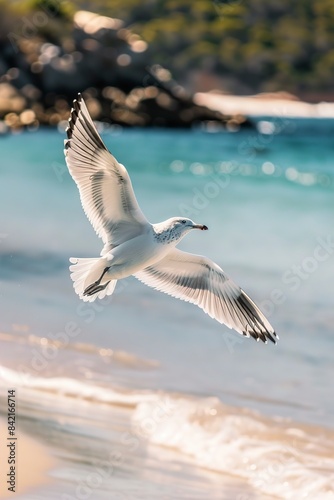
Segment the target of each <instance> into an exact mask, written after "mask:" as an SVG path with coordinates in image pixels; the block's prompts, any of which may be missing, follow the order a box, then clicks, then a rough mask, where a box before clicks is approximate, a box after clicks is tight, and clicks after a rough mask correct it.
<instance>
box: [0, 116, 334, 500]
mask: <svg viewBox="0 0 334 500" xmlns="http://www.w3.org/2000/svg"><path fill="white" fill-rule="evenodd" d="M103 138H104V141H105V143H106V145H107V146H108V147H109V149H110V150H111V151H112V152H113V154H114V155H115V156H116V157H117V159H118V160H119V161H120V162H121V163H123V164H124V165H125V166H126V167H127V169H128V171H129V173H130V175H131V178H132V182H133V186H134V189H135V192H136V195H137V199H138V201H139V204H140V206H141V208H142V210H143V212H144V214H145V215H146V216H147V218H148V219H149V220H150V221H151V222H158V221H160V220H163V219H167V218H169V217H171V216H176V215H184V216H189V217H191V218H192V219H194V220H196V221H197V222H198V223H203V224H206V225H207V226H208V227H209V231H207V232H198V234H192V235H190V236H189V237H188V238H186V239H185V240H183V241H182V243H181V245H180V248H183V249H185V250H187V251H190V252H193V253H199V254H204V255H207V256H209V257H211V258H212V259H213V260H215V261H216V262H217V263H218V264H219V265H220V266H221V267H223V269H224V270H225V271H226V272H228V274H229V275H230V276H231V277H232V278H233V279H234V280H235V281H236V282H237V283H238V284H239V285H240V286H242V287H243V288H244V290H245V291H246V292H247V293H248V294H249V295H250V296H251V297H252V298H253V300H255V301H256V302H257V303H258V304H259V305H260V307H262V309H263V310H264V311H265V312H266V313H267V315H268V317H269V319H270V321H271V323H272V324H273V325H274V326H275V328H276V330H277V332H278V334H279V336H280V342H279V343H278V345H277V346H271V345H266V346H265V345H263V344H261V345H260V344H257V343H256V342H254V341H253V340H252V339H243V338H241V337H239V336H238V335H237V334H236V333H232V332H231V331H230V330H229V329H228V328H225V327H224V326H222V325H219V324H218V323H216V322H214V321H213V320H212V319H211V318H209V317H208V316H207V315H205V314H204V313H203V312H202V311H201V310H199V309H197V308H196V307H195V306H192V305H190V304H186V303H183V302H180V301H177V300H175V299H173V298H171V297H168V296H166V295H164V294H161V293H158V292H155V291H154V290H152V289H149V288H147V287H145V286H144V285H142V284H141V283H139V282H137V281H136V280H135V279H134V278H130V279H128V280H126V281H125V284H122V283H118V285H117V293H115V295H114V296H113V297H112V300H110V298H109V300H108V301H107V302H106V301H102V302H101V303H93V304H85V303H81V302H80V301H79V299H78V298H77V296H76V295H75V293H74V291H73V289H72V282H71V281H70V278H69V272H68V259H69V257H72V256H75V257H80V256H85V257H93V256H97V255H99V253H100V250H101V242H100V240H99V239H98V238H97V237H96V236H95V233H94V231H93V229H92V228H91V226H90V224H89V222H88V220H87V219H86V217H85V215H84V213H83V211H82V209H81V206H80V200H79V196H78V192H77V188H76V186H75V184H74V182H73V181H72V179H71V178H70V176H69V174H68V173H67V170H66V167H65V163H64V159H63V153H62V148H63V139H64V134H63V133H60V132H57V131H55V130H40V131H38V132H35V133H22V134H18V135H12V136H6V137H2V138H1V142H0V147H1V160H0V161H1V167H0V200H1V201H0V203H1V220H0V280H1V281H0V299H1V324H0V326H1V331H2V332H4V333H5V334H6V335H5V337H4V338H3V339H2V346H3V348H2V352H1V354H0V363H1V364H2V365H3V366H5V367H6V368H7V369H10V370H12V371H13V372H11V373H12V375H11V376H13V377H14V372H15V373H16V375H17V374H18V373H20V372H25V373H26V372H29V374H30V379H31V380H35V382H34V383H33V382H31V384H32V386H33V387H34V388H35V389H36V390H39V388H40V386H41V380H44V379H45V380H49V381H50V380H52V379H53V380H58V379H59V377H65V378H66V380H67V382H66V384H65V385H66V386H68V385H69V386H70V385H71V384H74V383H79V382H80V381H85V382H87V383H89V384H94V387H96V388H97V387H101V386H103V387H110V386H113V387H117V388H118V390H120V391H125V390H126V391H129V390H130V391H137V392H138V391H139V393H140V394H142V391H144V392H145V394H146V395H147V394H151V395H154V397H156V395H157V394H160V393H161V391H162V392H163V393H164V394H169V395H171V394H176V393H177V394H181V395H182V397H183V398H185V400H186V401H187V403H184V404H183V406H182V405H181V406H180V410H179V412H178V418H179V419H181V417H182V418H183V421H182V422H181V421H180V420H179V421H176V420H175V419H174V418H173V420H170V428H168V429H163V430H161V432H159V433H155V434H154V435H153V434H150V435H149V436H148V438H147V436H146V438H147V439H148V440H149V441H150V442H152V443H154V444H155V445H156V446H158V447H159V446H163V447H164V446H167V445H168V440H169V441H170V440H172V437H171V436H173V435H174V434H175V429H177V428H182V425H185V424H186V423H187V422H188V424H189V418H190V417H189V414H192V412H193V411H194V410H193V407H191V408H192V409H191V408H190V409H189V408H188V407H186V406H185V405H186V404H189V405H190V402H189V401H192V404H195V403H193V398H195V400H196V401H208V399H207V398H213V397H214V398H217V399H215V400H214V404H213V403H212V404H213V406H214V409H215V411H216V414H219V412H221V413H222V414H224V415H225V416H226V415H228V416H229V418H230V419H232V422H234V424H235V426H236V427H234V431H236V429H239V427H238V425H239V424H238V423H237V421H234V420H233V418H232V416H233V415H235V414H236V413H235V412H238V410H233V411H232V408H237V409H239V411H240V412H245V411H246V412H249V411H250V412H252V411H256V412H259V416H256V415H257V414H253V413H251V415H252V416H251V417H249V418H251V419H253V420H252V422H253V424H254V426H255V427H254V429H255V428H257V427H256V426H257V425H260V421H261V422H262V420H261V419H263V418H269V419H273V420H270V422H271V423H272V422H274V419H277V417H279V418H283V419H287V420H286V421H287V422H290V421H291V422H292V423H293V425H292V424H291V426H292V427H293V428H296V427H297V426H301V427H300V428H302V426H305V425H306V426H307V425H312V426H314V427H313V428H314V429H317V431H314V432H319V433H321V432H331V431H327V430H326V431H325V429H328V428H331V427H332V426H333V421H334V420H333V415H334V399H333V397H332V396H331V395H332V387H331V383H332V379H333V374H334V372H333V362H332V354H331V353H332V349H333V343H334V332H333V320H334V313H333V298H334V297H333V285H332V284H333V279H334V229H333V214H334V210H333V209H334V197H333V195H334V160H333V157H334V143H333V140H332V136H331V135H330V133H326V128H324V127H321V128H320V129H319V130H317V127H316V125H314V124H313V126H312V127H311V128H310V126H308V128H305V127H303V125H302V123H300V122H294V121H291V123H290V122H289V125H288V126H286V127H285V128H283V129H282V130H281V131H280V133H277V134H272V135H263V134H259V133H257V132H256V130H247V131H241V132H238V133H206V132H203V131H200V130H196V131H165V130H159V131H158V130H157V131H155V130H121V129H107V130H105V131H104V133H103ZM41 339H45V340H42V341H41ZM48 346H49V350H47V347H48ZM101 349H102V351H101ZM103 349H104V350H105V351H103ZM108 349H109V351H108ZM113 352H114V353H120V352H121V353H123V354H124V356H125V357H122V356H123V354H121V355H120V357H119V358H117V356H118V355H117V356H116V358H117V359H118V362H117V359H116V358H115V357H114V360H115V359H116V362H115V363H112V364H110V363H109V361H108V360H109V357H110V356H111V358H112V353H113ZM108 356H109V357H108ZM127 356H128V357H127ZM131 356H133V357H131ZM129 360H130V361H129ZM7 375H8V374H7ZM57 377H58V378H57ZM6 380H7V379H6ZM22 380H23V379H22V377H21V379H20V380H19V379H17V384H23V386H24V381H22ZM50 384H51V382H50ZM59 384H60V386H61V387H62V389H61V390H62V392H64V391H65V389H64V387H63V385H62V384H63V382H60V383H59ZM50 387H51V386H50ZM30 390H31V389H30ZM82 390H83V389H82V387H81V386H80V388H77V389H76V391H79V394H81V392H80V391H82ZM44 391H45V387H44ZM50 391H51V388H50ZM51 392H54V388H53V389H52V391H51ZM65 392H66V391H65ZM70 392H71V391H70ZM96 392H97V393H99V391H98V390H97V389H96ZM137 392H136V393H137ZM43 394H44V393H43ZM99 394H100V393H99ZM127 394H128V393H127ZM30 396H31V395H30ZM43 397H44V396H43ZM96 397H97V399H98V400H99V398H102V400H103V398H104V397H106V396H105V395H104V396H96ZM22 398H24V391H23V390H22ZM45 398H46V396H45ZM48 398H49V399H48ZM48 398H46V401H47V404H48V405H51V406H52V405H54V411H55V414H57V411H58V410H59V406H57V404H58V403H59V402H58V403H57V402H56V400H52V398H51V400H50V395H48ZM82 398H83V399H85V396H83V395H82ZM108 398H109V399H110V394H109V395H108ZM108 398H107V399H108ZM42 399H43V398H42ZM79 399H80V397H79ZM109 399H108V401H109ZM139 399H140V398H139ZM144 399H145V398H144ZM99 401H100V400H99ZM116 401H117V402H118V403H119V404H121V403H120V400H119V399H117V398H116ZM210 401H211V400H210ZM100 402H101V401H100ZM40 404H41V403H40ZM131 404H132V403H131ZM140 404H142V405H144V406H140V405H139V407H138V406H136V410H135V413H134V414H133V415H132V417H131V418H132V419H134V421H135V422H136V421H137V420H138V418H140V415H141V414H143V415H145V412H150V411H151V410H150V408H147V407H145V404H147V403H145V401H141V403H140ZM196 404H197V403H196ZM201 404H204V403H198V405H199V406H200V405H201ZM210 404H211V403H210ZM220 405H225V406H224V408H225V409H224V411H223V410H222V409H221V406H220ZM209 406H210V405H209ZM56 408H58V410H56ZM196 408H197V410H196V411H198V407H196ZM26 411H27V415H29V411H30V410H29V409H27V410H26ZM87 411H88V410H87ZM187 412H188V413H187ZM217 412H218V413H217ZM212 414H213V413H212ZM174 416H175V415H174ZM217 418H218V417H217ZM221 418H222V417H221ZM136 419H137V420H136ZM284 422H285V420H284ZM253 424H252V425H253ZM85 425H87V426H88V427H89V425H91V427H90V429H93V424H92V423H91V424H89V425H88V424H87V423H86V424H85ZM221 425H223V423H222V421H221ZM261 425H262V424H261ZM266 425H267V424H266ZM268 428H270V424H268ZM187 429H188V431H186V430H185V431H184V432H185V435H186V434H187V432H189V425H188V427H187ZM197 431H198V429H197V428H196V429H192V432H193V436H194V441H196V439H198V440H199V439H200V436H199V434H198V435H197V434H196V432H197ZM173 432H174V434H173ZM210 432H211V431H210ZM238 432H241V431H240V429H239V430H238ZM254 432H255V431H254ZM280 432H281V434H280V439H279V442H280V443H282V442H285V440H286V438H287V435H286V434H284V433H285V432H286V429H285V430H284V432H283V430H282V429H281V430H280ZM300 432H302V431H300ZM303 432H306V431H305V430H304V431H303ZM166 436H169V437H168V438H167V437H166ZM201 436H202V434H201ZM212 436H214V434H212V435H209V437H208V439H211V438H212ZM188 438H189V439H188V440H191V437H190V435H189V436H188ZM166 439H167V442H166ZM201 439H202V441H198V449H197V451H196V453H195V451H193V450H192V452H191V453H190V452H189V450H188V449H187V447H186V446H185V444H184V442H183V441H182V439H181V438H180V439H179V440H178V441H177V442H175V443H174V445H175V448H176V449H178V450H179V452H180V456H181V455H182V456H191V457H192V460H194V463H195V464H196V466H197V467H204V468H208V463H206V462H205V460H204V461H203V454H201V453H200V447H201V446H203V447H204V448H205V447H206V446H207V445H206V444H205V443H206V441H205V437H203V436H202V437H201ZM259 439H260V438H259ZM196 442H197V441H196ZM224 443H225V444H224ZM260 443H261V446H262V448H261V449H262V451H263V456H262V459H263V462H265V461H268V455H267V452H266V451H265V446H264V443H267V444H268V442H267V441H266V439H265V437H264V436H262V437H261V439H260ZM223 444H224V446H223ZM217 446H218V445H217ZM221 446H222V447H224V449H225V448H226V442H222V444H221ZM245 446H246V445H245ZM305 449H306V448H305ZM233 453H234V455H233V456H234V457H235V461H236V462H235V463H239V462H240V460H239V462H238V458H239V459H240V457H241V455H242V456H244V453H245V451H244V449H234V450H233ZM329 455H330V453H329ZM199 457H200V458H199ZM305 457H306V455H305ZM305 457H304V458H305ZM174 458H175V457H174ZM174 458H173V460H174ZM225 458H226V457H225ZM168 460H169V461H170V460H172V459H170V458H169V459H168ZM305 460H306V458H305ZM305 460H304V462H305ZM259 461H260V460H259ZM301 461H302V462H303V460H302V459H301ZM164 463H165V462H164ZM210 463H211V464H212V463H214V464H215V465H214V466H213V465H212V468H213V470H216V471H217V470H218V471H220V472H226V471H227V472H228V473H229V472H230V470H229V467H228V465H226V467H225V466H223V465H222V464H223V463H225V462H224V460H223V458H222V457H220V458H219V459H218V458H217V459H215V460H212V461H211V462H210ZM187 467H188V465H187ZM233 467H234V471H235V472H236V473H237V475H238V474H239V475H240V477H243V481H246V482H247V481H248V483H247V484H248V485H249V484H250V483H251V484H252V488H254V490H255V491H257V488H258V490H259V491H260V492H262V493H263V494H265V493H267V494H269V495H274V494H277V495H278V496H280V495H281V497H282V498H289V497H288V496H284V492H283V493H282V492H281V491H279V486H278V485H280V484H281V482H282V481H281V479H282V478H281V477H280V478H279V479H277V484H278V485H276V487H277V488H278V489H277V490H271V489H270V488H269V486H268V487H267V486H266V487H263V481H262V483H261V484H262V486H261V485H260V486H259V485H258V483H256V484H255V483H254V481H253V483H254V484H253V483H252V476H249V477H248V475H247V474H246V475H245V474H243V472H242V470H241V468H240V470H239V471H238V470H236V469H237V467H236V465H235V464H234V466H233ZM331 467H333V464H332V463H330V464H327V468H328V470H332V471H333V469H331ZM209 468H210V467H209ZM303 474H304V476H303ZM303 474H302V477H309V470H306V471H303ZM321 477H322V476H321ZM323 477H324V478H326V477H327V476H326V474H325V473H324V475H323ZM253 479H254V478H253ZM316 479H317V478H316ZM286 481H287V482H288V479H286ZM289 481H290V486H291V479H289ZM274 483H275V481H272V478H271V481H270V484H271V485H272V487H274V486H273V484H274ZM245 484H246V483H245ZM317 484H319V483H317ZM268 488H269V489H268ZM291 488H292V490H291V491H295V492H296V491H297V492H298V491H299V490H298V489H296V490H293V487H292V486H291ZM328 488H329V487H328ZM309 491H311V492H312V491H313V493H314V491H316V490H312V489H311V487H310V490H309ZM321 491H322V490H321ZM327 491H331V490H330V489H328V490H326V491H325V490H323V491H322V493H324V492H325V493H326V492H327ZM306 496H307V495H306ZM172 497H173V495H172ZM96 498H98V497H97V496H96ZM101 498H102V496H101ZM131 498H132V497H131ZM133 498H141V497H140V496H137V497H136V496H134V497H133ZM147 498H149V496H147ZM152 498H154V495H153V497H152ZM180 498H181V497H180ZM184 498H193V497H191V496H188V497H187V496H185V497H184ZM198 498H202V497H201V496H199V497H198ZM203 498H204V497H203ZM212 498H216V497H215V496H214V495H213V494H212ZM217 498H220V497H219V496H217ZM249 498H250V497H249ZM252 498H262V497H261V496H259V497H256V496H255V497H252ZM263 498H264V497H263ZM313 498H315V496H313ZM319 498H320V497H319ZM321 498H325V496H323V497H321ZM326 498H327V497H326ZM328 498H332V497H328Z"/></svg>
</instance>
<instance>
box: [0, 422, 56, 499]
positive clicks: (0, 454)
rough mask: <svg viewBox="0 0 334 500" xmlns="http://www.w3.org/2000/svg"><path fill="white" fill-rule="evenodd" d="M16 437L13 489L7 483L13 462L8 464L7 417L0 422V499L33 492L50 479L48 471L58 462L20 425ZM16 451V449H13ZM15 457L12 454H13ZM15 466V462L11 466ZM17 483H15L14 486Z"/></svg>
mask: <svg viewBox="0 0 334 500" xmlns="http://www.w3.org/2000/svg"><path fill="white" fill-rule="evenodd" d="M16 435H17V440H16V441H15V462H16V463H15V480H14V481H13V483H12V487H13V488H14V491H13V490H9V489H8V488H10V487H11V485H10V484H8V483H7V480H8V479H9V478H8V476H7V474H8V473H9V472H10V467H11V465H10V464H8V453H10V447H7V444H8V443H10V441H8V440H7V436H8V430H7V423H6V421H5V420H1V421H0V436H1V446H0V498H8V497H10V498H15V497H16V496H18V495H22V494H24V493H26V492H32V491H34V490H35V489H38V488H39V487H41V486H43V485H46V484H47V483H49V482H50V481H51V478H50V476H48V471H49V470H50V469H52V467H53V466H54V465H55V463H56V461H55V459H54V458H53V457H52V456H51V455H50V454H49V452H48V450H47V448H46V447H45V446H43V445H41V444H40V443H38V442H37V441H36V440H35V439H33V438H31V437H29V436H28V435H26V434H25V433H23V432H22V431H21V430H20V427H19V424H18V426H17V431H16ZM13 452H14V449H13ZM12 458H13V457H12ZM12 467H14V465H12ZM14 484H15V486H14Z"/></svg>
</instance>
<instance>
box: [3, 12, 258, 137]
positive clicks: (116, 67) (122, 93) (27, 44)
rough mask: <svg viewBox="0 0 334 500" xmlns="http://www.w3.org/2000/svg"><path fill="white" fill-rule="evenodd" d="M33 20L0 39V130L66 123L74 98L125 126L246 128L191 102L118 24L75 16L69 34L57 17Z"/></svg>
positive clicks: (94, 112) (137, 39)
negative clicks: (43, 22) (42, 25)
mask: <svg viewBox="0 0 334 500" xmlns="http://www.w3.org/2000/svg"><path fill="white" fill-rule="evenodd" d="M46 17H47V16H46ZM36 19H37V18H35V21H36ZM33 21H34V18H32V19H31V20H30V21H29V23H30V24H27V26H26V28H25V29H23V28H22V26H18V27H17V26H16V27H15V26H12V31H8V32H7V34H6V35H5V34H4V33H3V34H2V35H1V38H0V49H1V51H0V54H1V55H0V74H1V75H2V76H1V77H0V120H3V121H2V127H1V129H2V131H4V130H8V129H20V128H22V127H28V128H30V129H34V128H37V127H38V126H39V125H51V126H54V125H57V124H58V123H59V122H61V121H63V120H67V118H68V115H69V111H70V108H71V103H72V101H73V98H74V97H75V96H76V94H77V92H82V93H83V95H84V97H85V99H86V100H87V105H88V108H89V111H90V112H91V114H92V116H93V118H94V119H95V120H97V121H103V122H108V123H114V124H118V125H121V126H125V127H130V126H136V127H147V126H153V127H182V128H189V127H193V126H196V125H201V126H203V127H205V126H206V125H208V126H209V127H210V126H212V124H214V125H213V126H214V127H216V128H226V127H227V128H230V129H232V130H235V129H236V128H239V127H240V126H247V125H249V122H248V121H247V119H245V118H244V117H243V116H241V115H235V116H232V115H231V116H227V115H225V114H223V113H221V112H219V111H215V110H211V109H209V108H207V107H205V106H202V105H198V104H197V103H195V102H194V99H193V96H191V95H189V94H188V93H187V92H186V91H185V89H184V88H182V87H181V86H180V85H178V84H177V83H176V82H175V81H174V80H173V78H172V75H171V74H170V72H169V71H168V70H167V69H165V68H163V67H162V66H159V65H156V64H151V62H150V61H151V59H150V47H149V46H148V44H147V43H146V42H145V41H144V40H142V39H141V38H140V37H139V36H138V35H136V34H135V33H133V32H132V31H131V30H129V29H127V28H125V27H124V26H123V22H122V21H121V20H119V19H111V18H108V17H104V16H100V15H97V14H94V13H92V12H86V11H79V12H77V13H76V14H75V15H74V18H73V21H71V23H70V24H69V26H68V33H67V34H66V33H65V34H64V33H63V32H62V31H59V30H60V20H59V19H58V18H57V16H54V17H53V18H51V17H50V18H47V26H48V30H44V31H43V30H41V29H37V27H36V26H34V24H33ZM26 23H28V21H26ZM35 24H36V23H35ZM62 24H63V21H62ZM28 28H29V29H28ZM50 33H52V37H51V35H50Z"/></svg>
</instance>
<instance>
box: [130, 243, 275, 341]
mask: <svg viewBox="0 0 334 500" xmlns="http://www.w3.org/2000/svg"><path fill="white" fill-rule="evenodd" d="M135 277H136V278H138V279H139V280H140V281H142V282H143V283H145V284H146V285H148V286H150V287H153V288H155V289H156V290H160V291H161V292H164V293H167V294H169V295H172V296H173V297H176V298H179V299H181V300H185V301H186V302H191V303H192V304H196V305H197V306H199V307H200V308H201V309H203V310H204V311H205V312H206V313H207V314H208V315H209V316H211V318H214V319H216V320H217V321H219V323H224V324H225V325H227V326H228V327H229V328H234V329H235V330H236V331H237V332H239V333H241V334H242V335H245V336H246V337H249V336H252V337H254V338H255V339H256V340H262V341H263V342H267V339H269V340H271V341H272V342H274V343H276V340H277V339H278V337H277V335H276V334H275V331H274V329H273V328H272V326H271V325H270V323H269V322H268V320H267V319H266V318H265V316H264V315H263V314H262V312H261V311H260V309H259V308H258V307H257V306H256V305H255V304H254V302H253V301H252V300H251V299H250V298H249V297H248V296H247V295H246V294H245V292H244V291H243V290H242V289H241V288H239V287H238V286H237V285H236V284H235V283H234V282H233V281H232V280H231V279H230V278H229V277H228V276H227V275H226V274H225V273H224V271H223V270H222V269H221V268H220V267H219V266H218V265H217V264H215V263H214V262H212V261H211V260H210V259H207V258H206V257H201V256H199V255H193V254H190V253H186V252H182V251H181V250H178V249H176V248H175V249H173V250H171V252H170V253H169V254H168V255H167V256H166V257H165V258H164V259H162V260H161V261H159V262H158V263H156V264H154V265H153V266H149V267H147V268H145V269H144V270H143V271H140V272H138V273H136V274H135Z"/></svg>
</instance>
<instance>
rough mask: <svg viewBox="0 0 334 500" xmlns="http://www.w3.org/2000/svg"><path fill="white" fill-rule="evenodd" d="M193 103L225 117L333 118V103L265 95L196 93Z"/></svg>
mask: <svg viewBox="0 0 334 500" xmlns="http://www.w3.org/2000/svg"><path fill="white" fill-rule="evenodd" d="M194 101H195V103H196V104H198V105H200V106H206V107H207V108H209V109H212V110H215V111H220V112H221V113H224V114H227V115H238V114H240V115H243V116H254V117H255V116H273V117H275V116H286V117H291V118H293V117H294V118H334V103H332V102H320V103H318V104H311V103H308V102H303V101H299V100H298V99H287V98H283V97H281V98H280V97H279V96H277V97H275V98H269V96H265V95H261V94H258V95H254V96H235V95H228V94H218V93H214V92H198V93H197V94H195V96H194Z"/></svg>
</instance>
